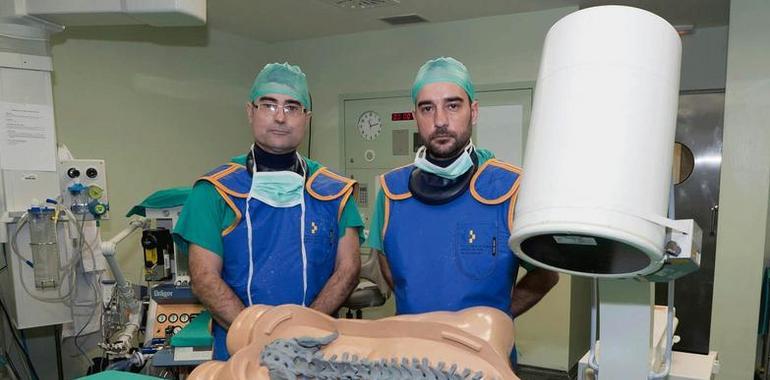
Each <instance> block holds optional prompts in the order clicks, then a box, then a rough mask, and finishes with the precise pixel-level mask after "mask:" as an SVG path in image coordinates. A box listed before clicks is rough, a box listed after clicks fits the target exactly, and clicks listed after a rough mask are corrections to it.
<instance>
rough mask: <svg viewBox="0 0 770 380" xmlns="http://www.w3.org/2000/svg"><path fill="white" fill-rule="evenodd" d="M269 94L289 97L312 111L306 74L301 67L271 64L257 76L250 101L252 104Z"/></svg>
mask: <svg viewBox="0 0 770 380" xmlns="http://www.w3.org/2000/svg"><path fill="white" fill-rule="evenodd" d="M267 94H283V95H288V96H291V97H292V98H294V99H295V100H297V101H298V102H300V103H302V105H303V106H305V108H306V109H312V104H310V93H309V92H308V89H307V79H305V73H303V72H302V70H301V69H300V68H299V66H294V65H290V64H288V63H269V64H267V65H265V67H264V68H263V69H262V71H260V72H259V74H257V79H254V84H253V85H251V91H250V93H249V100H251V101H252V102H253V101H255V100H257V99H258V98H259V97H261V96H265V95H267Z"/></svg>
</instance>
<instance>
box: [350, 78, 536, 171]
mask: <svg viewBox="0 0 770 380" xmlns="http://www.w3.org/2000/svg"><path fill="white" fill-rule="evenodd" d="M474 87H475V89H476V92H492V91H509V90H514V91H515V90H531V91H532V99H530V101H531V102H534V98H535V81H520V82H503V83H495V84H481V85H478V86H474ZM408 96H410V90H394V91H373V92H353V93H344V94H340V95H339V96H338V103H337V104H338V107H337V109H338V112H339V113H338V115H337V116H338V120H337V144H338V146H339V147H340V149H339V156H338V159H339V161H338V162H339V163H340V166H341V167H340V168H339V170H340V171H345V167H346V165H345V102H346V101H348V100H365V99H387V98H400V97H408ZM530 117H531V113H530ZM529 122H530V120H526V123H527V125H529Z"/></svg>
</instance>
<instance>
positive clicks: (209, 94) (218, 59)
mask: <svg viewBox="0 0 770 380" xmlns="http://www.w3.org/2000/svg"><path fill="white" fill-rule="evenodd" d="M52 51H53V62H54V86H53V90H54V104H55V117H56V128H57V134H58V139H59V142H60V143H64V144H66V145H67V146H68V147H69V148H70V150H71V151H72V153H73V154H74V155H75V156H76V157H78V158H100V159H105V160H106V163H107V177H108V187H109V188H108V191H109V196H110V203H111V212H112V220H110V221H108V222H105V223H104V226H105V229H104V230H103V234H104V235H105V236H106V237H111V236H112V235H114V234H115V233H117V232H118V231H120V230H121V229H122V228H123V227H124V226H125V219H124V218H123V215H125V213H126V212H127V211H128V209H129V208H130V207H131V206H132V205H134V204H137V203H139V202H140V201H142V200H143V199H144V198H145V197H146V196H147V195H149V194H150V193H152V192H154V191H156V190H159V189H162V188H167V187H172V186H185V185H191V184H192V182H193V180H194V179H195V178H197V177H198V176H200V175H202V174H204V173H205V172H206V171H208V170H210V169H213V168H214V167H216V166H217V165H218V164H220V163H222V162H225V161H226V160H228V159H229V157H231V156H232V155H236V154H240V153H242V152H245V151H246V150H247V149H248V146H249V144H250V143H251V136H250V131H249V127H248V124H247V120H246V116H245V111H244V104H245V102H246V100H247V96H248V90H249V86H250V84H251V82H252V81H253V79H254V76H255V75H256V73H257V72H258V70H259V69H261V67H262V65H264V63H265V58H264V56H263V45H261V44H259V43H256V42H254V41H252V40H248V39H244V38H242V37H238V36H234V35H230V34H226V33H222V32H219V31H216V30H207V29H206V28H178V29H175V28H167V29H159V28H149V27H104V28H101V27H100V28H73V29H71V30H68V31H67V32H65V33H63V34H59V35H56V36H55V38H54V41H53V48H52ZM118 249H119V252H118V257H119V262H120V264H121V266H122V267H123V268H124V270H125V271H126V273H127V275H128V279H129V280H130V281H133V282H135V283H141V282H143V281H144V279H143V273H142V266H143V256H142V251H141V248H140V246H139V244H138V238H137V237H136V236H134V238H132V239H130V240H127V241H125V242H123V243H122V244H121V245H120V246H119V247H118Z"/></svg>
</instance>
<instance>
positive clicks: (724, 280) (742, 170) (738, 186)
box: [711, 0, 770, 379]
mask: <svg viewBox="0 0 770 380" xmlns="http://www.w3.org/2000/svg"><path fill="white" fill-rule="evenodd" d="M768 20H770V3H768V2H767V1H765V0H733V1H732V2H731V4H730V37H729V48H728V55H727V90H726V96H725V126H724V148H723V155H722V174H721V191H720V196H719V226H718V230H717V232H718V240H717V252H716V273H715V275H714V277H715V282H714V298H713V310H714V311H713V319H712V322H711V349H712V350H716V351H719V356H720V363H721V366H722V368H721V371H720V374H719V378H720V379H750V378H752V377H753V375H752V374H753V369H754V358H755V355H756V348H757V325H758V317H759V311H758V310H759V305H760V294H761V284H762V275H763V273H762V272H763V267H764V266H765V265H767V264H768V258H769V256H770V250H768V245H767V241H768V237H770V224H769V223H768V211H770V210H768V199H769V198H770V149H768V146H770V128H768V120H770V38H768V36H770V24H769V23H768Z"/></svg>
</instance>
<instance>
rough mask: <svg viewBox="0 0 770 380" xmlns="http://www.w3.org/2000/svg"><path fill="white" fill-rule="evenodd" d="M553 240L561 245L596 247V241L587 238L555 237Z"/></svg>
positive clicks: (572, 236)
mask: <svg viewBox="0 0 770 380" xmlns="http://www.w3.org/2000/svg"><path fill="white" fill-rule="evenodd" d="M553 240H556V242H557V243H559V244H571V245H596V240H595V239H594V238H592V237H587V236H574V235H569V236H554V237H553Z"/></svg>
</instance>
